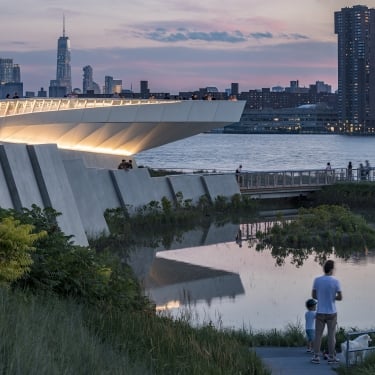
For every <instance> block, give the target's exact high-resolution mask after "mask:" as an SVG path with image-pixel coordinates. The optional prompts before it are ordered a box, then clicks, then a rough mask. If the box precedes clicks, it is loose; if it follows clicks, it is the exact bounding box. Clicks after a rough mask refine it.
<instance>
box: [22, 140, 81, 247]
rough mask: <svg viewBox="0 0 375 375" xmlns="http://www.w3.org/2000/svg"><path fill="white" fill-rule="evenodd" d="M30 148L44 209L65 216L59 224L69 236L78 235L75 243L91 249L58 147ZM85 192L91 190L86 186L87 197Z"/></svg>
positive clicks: (59, 219) (38, 146)
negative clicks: (52, 209) (46, 208)
mask: <svg viewBox="0 0 375 375" xmlns="http://www.w3.org/2000/svg"><path fill="white" fill-rule="evenodd" d="M27 147H28V150H29V154H30V160H31V163H32V165H33V169H34V173H35V177H36V179H37V182H38V186H39V191H40V193H41V196H42V199H43V202H44V206H45V207H53V208H54V209H55V210H56V211H58V212H61V213H62V215H61V216H59V217H58V218H57V222H58V224H59V226H60V228H61V230H62V231H63V232H64V233H65V234H67V235H74V241H75V242H76V243H77V244H79V245H82V246H86V245H88V241H87V237H86V233H85V231H84V227H83V225H82V222H81V217H80V215H79V211H78V207H77V204H76V201H75V198H74V195H73V192H72V188H71V186H70V182H69V179H68V176H67V174H66V172H65V168H64V164H63V162H62V160H61V157H60V154H59V150H58V149H57V146H56V145H30V146H27ZM85 188H87V187H86V186H82V193H81V194H85Z"/></svg>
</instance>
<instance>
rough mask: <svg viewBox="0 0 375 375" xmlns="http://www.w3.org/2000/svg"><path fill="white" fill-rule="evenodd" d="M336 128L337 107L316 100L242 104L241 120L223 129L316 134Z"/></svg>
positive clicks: (243, 132)
mask: <svg viewBox="0 0 375 375" xmlns="http://www.w3.org/2000/svg"><path fill="white" fill-rule="evenodd" d="M337 131H338V125H337V111H335V110H334V109H332V108H331V107H329V106H327V104H325V103H319V104H304V105H300V106H298V107H296V108H279V109H273V108H263V109H249V107H247V108H246V107H245V109H244V111H243V113H242V116H241V120H240V122H238V123H235V124H231V125H228V126H226V127H225V128H224V130H223V133H231V134H232V133H240V134H249V133H251V134H252V133H303V134H309V133H311V134H319V133H332V132H337Z"/></svg>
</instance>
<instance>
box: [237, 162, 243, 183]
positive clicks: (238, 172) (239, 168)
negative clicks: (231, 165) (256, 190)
mask: <svg viewBox="0 0 375 375" xmlns="http://www.w3.org/2000/svg"><path fill="white" fill-rule="evenodd" d="M241 172H242V164H240V165H239V166H238V168H237V169H236V180H237V182H238V183H240V182H241Z"/></svg>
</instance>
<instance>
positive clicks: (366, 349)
mask: <svg viewBox="0 0 375 375" xmlns="http://www.w3.org/2000/svg"><path fill="white" fill-rule="evenodd" d="M370 333H375V331H362V332H348V333H347V334H346V351H345V363H346V367H349V366H350V365H351V364H356V363H357V356H356V355H355V354H356V353H360V358H361V359H362V360H363V358H364V356H365V355H366V353H367V352H375V346H367V347H363V348H357V349H351V348H350V341H351V340H350V338H351V337H353V336H357V337H359V336H361V335H369V334H370ZM350 353H354V357H355V361H354V363H350V358H349V356H350Z"/></svg>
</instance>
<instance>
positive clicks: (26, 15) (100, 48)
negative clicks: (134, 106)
mask: <svg viewBox="0 0 375 375" xmlns="http://www.w3.org/2000/svg"><path fill="white" fill-rule="evenodd" d="M30 4H31V2H30V1H28V0H20V1H18V2H12V3H9V4H8V5H7V7H6V9H4V11H3V12H2V15H3V17H2V22H1V24H0V31H1V33H2V35H3V38H2V39H1V41H0V57H2V58H13V59H14V61H15V62H16V63H17V64H19V65H20V66H21V73H22V77H21V78H22V81H23V82H24V89H25V90H31V91H37V90H38V89H39V88H40V87H41V86H43V87H44V88H47V87H48V85H49V80H50V79H53V78H54V77H55V75H56V40H57V39H58V38H59V37H60V36H61V35H62V28H63V25H62V24H63V22H62V20H63V15H65V17H66V35H67V36H68V37H69V39H70V40H71V46H72V61H71V65H72V81H73V87H79V88H81V89H82V75H83V71H82V68H83V67H84V66H85V65H88V64H89V65H91V66H92V68H93V70H94V79H95V81H97V82H98V83H99V84H100V85H101V86H102V85H103V83H104V76H105V75H111V76H113V77H114V78H116V79H121V80H122V81H123V88H124V89H129V88H131V87H132V88H133V90H134V91H139V81H141V80H148V81H149V87H150V89H151V91H154V92H158V91H159V92H171V93H176V92H178V91H190V90H195V89H197V88H199V87H206V86H216V87H218V88H219V90H221V91H223V90H225V89H226V88H229V87H230V83H231V82H238V83H239V84H240V91H247V90H249V89H255V88H261V87H272V86H276V85H280V86H284V87H285V86H289V82H290V81H291V80H299V82H300V86H308V85H309V84H310V83H314V82H315V81H317V80H322V81H325V82H326V83H328V84H330V85H332V88H333V90H335V89H336V88H337V37H336V35H335V34H334V26H333V24H334V12H335V11H338V10H340V9H341V8H343V7H351V6H353V5H357V4H359V3H358V1H341V0H301V1H295V0H284V1H279V0H272V1H268V2H262V1H258V0H233V1H232V2H225V3H224V2H223V3H219V2H217V1H215V2H214V1H212V0H206V1H205V2H204V3H203V2H199V1H196V0H192V1H185V2H176V1H172V0H170V1H168V0H163V1H161V0H148V1H137V2H136V3H135V2H132V3H125V2H122V1H119V0H114V1H112V2H111V3H110V5H109V4H108V5H106V4H105V3H103V2H101V1H97V0H91V1H89V0H82V1H80V2H75V1H72V0H66V1H65V2H64V3H63V4H62V5H61V2H58V1H57V0H45V1H44V3H43V5H44V6H43V8H38V7H34V6H29V5H30ZM362 5H367V6H369V7H371V4H362Z"/></svg>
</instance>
